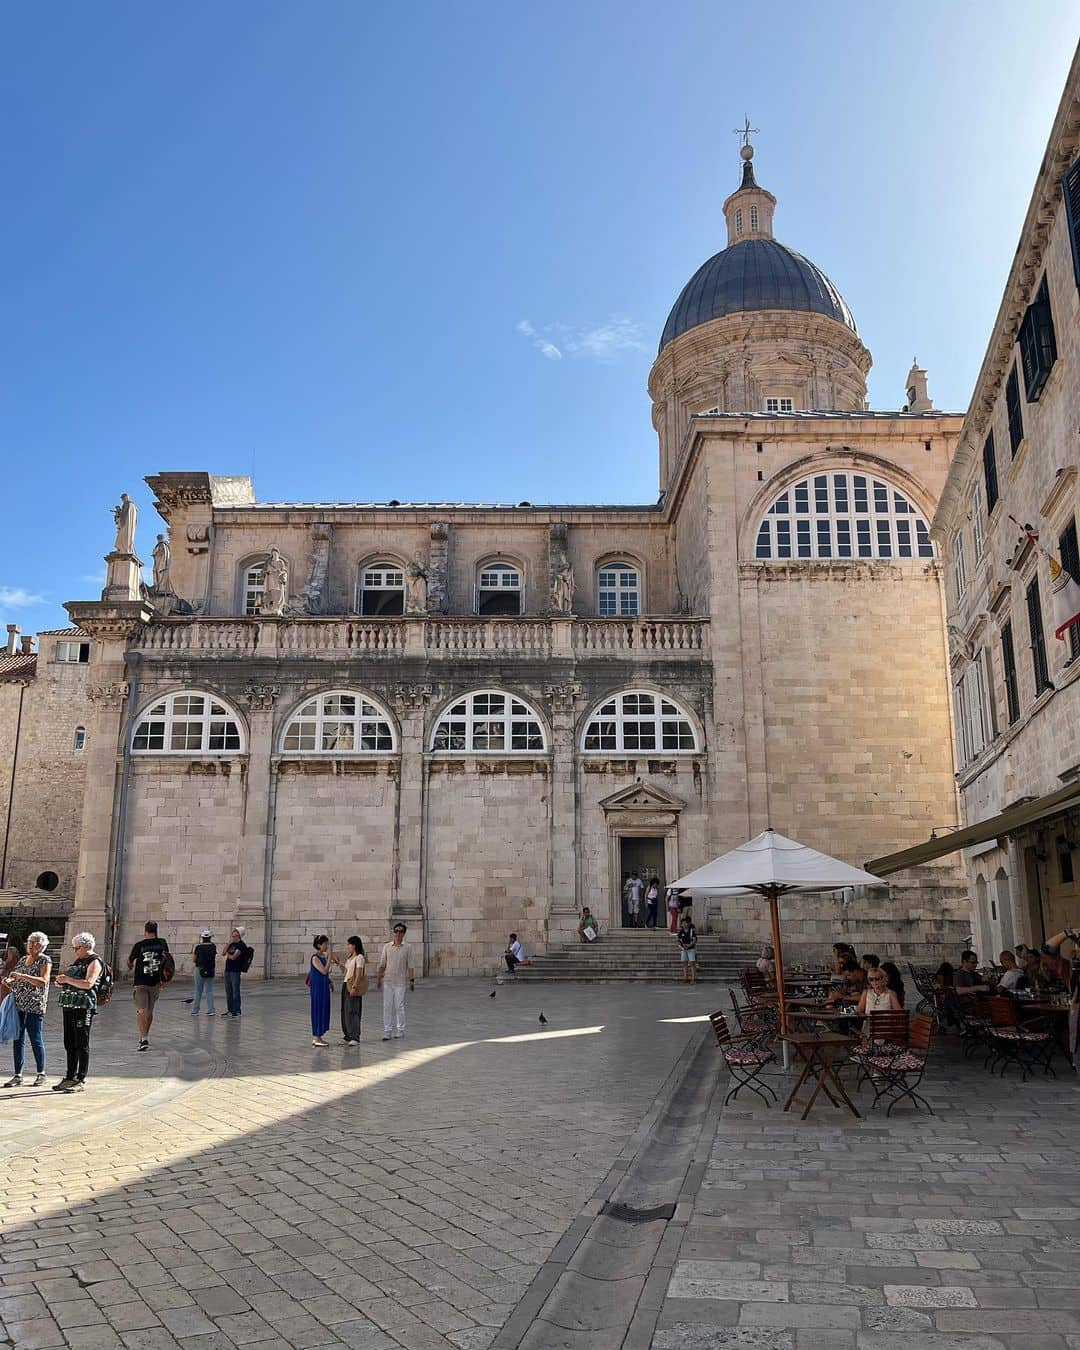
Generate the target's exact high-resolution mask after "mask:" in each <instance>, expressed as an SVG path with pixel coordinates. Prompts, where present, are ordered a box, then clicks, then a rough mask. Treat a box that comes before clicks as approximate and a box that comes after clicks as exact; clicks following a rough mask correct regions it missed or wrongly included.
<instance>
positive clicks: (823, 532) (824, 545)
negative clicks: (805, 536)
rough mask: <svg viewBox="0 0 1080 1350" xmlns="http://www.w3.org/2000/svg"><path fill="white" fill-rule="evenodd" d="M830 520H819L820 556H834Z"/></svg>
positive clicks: (818, 553) (818, 542) (818, 548)
mask: <svg viewBox="0 0 1080 1350" xmlns="http://www.w3.org/2000/svg"><path fill="white" fill-rule="evenodd" d="M829 525H830V522H829V521H827V520H819V521H818V523H817V555H818V557H819V558H831V557H832V533H831V531H830V529H829Z"/></svg>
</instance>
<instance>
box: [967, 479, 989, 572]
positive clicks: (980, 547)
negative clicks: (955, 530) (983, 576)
mask: <svg viewBox="0 0 1080 1350" xmlns="http://www.w3.org/2000/svg"><path fill="white" fill-rule="evenodd" d="M968 519H969V520H970V521H971V542H972V544H973V545H974V552H975V561H976V562H981V561H982V556H983V553H984V552H985V551H986V534H985V531H984V530H983V514H982V488H981V487H980V486H979V484H978V483H976V484H975V486H974V487H973V488H972V489H971V507H970V509H969V511H968Z"/></svg>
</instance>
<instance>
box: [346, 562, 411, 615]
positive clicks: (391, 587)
mask: <svg viewBox="0 0 1080 1350" xmlns="http://www.w3.org/2000/svg"><path fill="white" fill-rule="evenodd" d="M356 608H357V609H358V610H359V612H360V613H361V614H368V615H372V616H374V615H394V614H404V613H405V569H404V568H403V567H402V565H401V564H400V563H399V562H392V561H388V560H387V559H382V560H380V561H378V562H371V563H366V564H365V565H364V566H363V567H362V568H361V569H360V582H359V585H358V586H357V593H356Z"/></svg>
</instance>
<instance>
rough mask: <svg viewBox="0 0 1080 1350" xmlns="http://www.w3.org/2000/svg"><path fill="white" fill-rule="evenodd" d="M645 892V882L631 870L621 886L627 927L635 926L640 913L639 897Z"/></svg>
mask: <svg viewBox="0 0 1080 1350" xmlns="http://www.w3.org/2000/svg"><path fill="white" fill-rule="evenodd" d="M644 894H645V883H644V882H643V881H642V879H641V878H640V877H639V876H638V874H637V873H636V872H631V873H630V875H629V876H628V877H627V879H626V885H625V886H623V898H624V899H625V901H626V913H627V916H628V918H629V923H628V927H630V928H636V927H637V926H638V918H639V917H640V915H641V897H642V896H643V895H644Z"/></svg>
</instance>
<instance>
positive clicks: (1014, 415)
mask: <svg viewBox="0 0 1080 1350" xmlns="http://www.w3.org/2000/svg"><path fill="white" fill-rule="evenodd" d="M1005 408H1006V410H1007V412H1008V414H1009V449H1010V450H1011V451H1012V453H1013V457H1014V458H1015V457H1016V452H1017V450H1019V449H1020V442H1021V441H1022V440H1023V439H1024V414H1023V412H1022V410H1021V408H1020V379H1019V377H1018V376H1017V373H1016V362H1015V361H1014V362H1013V366H1012V370H1010V371H1009V378H1008V379H1007V380H1006V381H1005Z"/></svg>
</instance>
